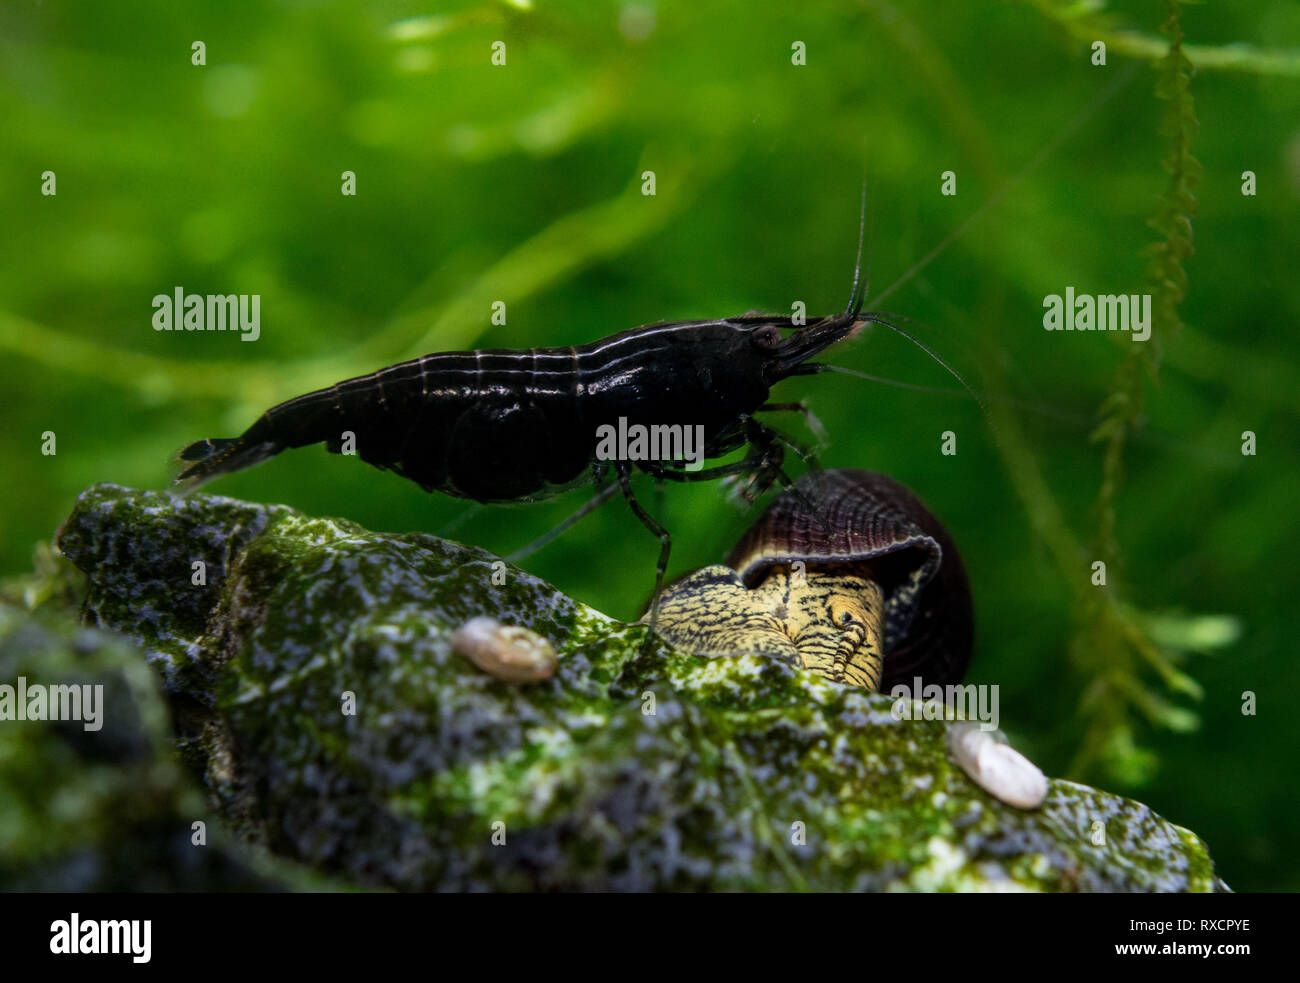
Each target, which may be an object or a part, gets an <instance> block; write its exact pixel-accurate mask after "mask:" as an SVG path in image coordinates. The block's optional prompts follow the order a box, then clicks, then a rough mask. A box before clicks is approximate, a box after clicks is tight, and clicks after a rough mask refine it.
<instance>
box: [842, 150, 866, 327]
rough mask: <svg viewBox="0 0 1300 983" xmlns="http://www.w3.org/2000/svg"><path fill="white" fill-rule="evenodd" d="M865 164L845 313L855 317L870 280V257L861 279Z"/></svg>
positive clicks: (864, 208) (864, 232)
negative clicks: (864, 277)
mask: <svg viewBox="0 0 1300 983" xmlns="http://www.w3.org/2000/svg"><path fill="white" fill-rule="evenodd" d="M866 171H867V165H866V164H865V163H864V164H863V165H862V204H861V205H860V206H859V210H858V258H857V261H856V262H855V263H854V265H853V289H852V290H851V291H849V306H848V308H847V310H846V311H845V313H847V314H848V315H849V316H850V317H855V318H856V317H857V316H858V313H859V312H860V311H861V310H862V305H863V302H864V301H865V300H866V296H867V283H870V282H871V259H870V256H869V255H868V259H867V277H866V281H865V282H864V281H863V279H862V243H863V240H865V239H866V232H867V173H866Z"/></svg>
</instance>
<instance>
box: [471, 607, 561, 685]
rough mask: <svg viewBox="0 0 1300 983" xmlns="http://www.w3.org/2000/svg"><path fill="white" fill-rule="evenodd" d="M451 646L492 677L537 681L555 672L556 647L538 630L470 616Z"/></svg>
mask: <svg viewBox="0 0 1300 983" xmlns="http://www.w3.org/2000/svg"><path fill="white" fill-rule="evenodd" d="M451 648H452V651H453V652H456V653H457V654H458V655H463V656H464V657H465V658H467V659H469V661H470V662H472V663H474V665H476V666H478V667H479V668H480V669H482V670H483V671H484V672H486V673H487V674H488V675H490V676H495V677H496V678H497V679H500V680H504V681H505V682H507V683H536V682H541V681H542V680H543V679H550V678H551V676H553V675H555V669H556V666H557V665H558V660H557V659H556V657H555V648H554V647H553V646H552V645H551V643H550V642H549V641H547V640H546V639H545V638H543V637H542V636H541V635H539V634H537V632H535V631H533V630H531V629H529V628H522V627H519V626H517V625H503V624H501V622H499V621H497V620H496V619H495V618H487V617H478V618H470V619H469V621H467V622H465V623H464V624H463V625H461V626H460V627H459V628H457V629H456V631H455V633H454V634H453V635H452V636H451Z"/></svg>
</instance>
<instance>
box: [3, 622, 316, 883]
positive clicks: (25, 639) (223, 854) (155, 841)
mask: <svg viewBox="0 0 1300 983" xmlns="http://www.w3.org/2000/svg"><path fill="white" fill-rule="evenodd" d="M19 680H22V685H23V686H24V688H25V689H26V691H27V692H28V693H29V694H30V693H32V692H34V691H35V690H36V689H37V688H38V687H39V688H41V692H42V693H48V692H50V691H51V688H53V687H63V688H65V689H64V692H68V690H67V689H66V688H69V687H73V686H76V687H81V688H82V689H81V690H80V693H87V692H89V693H91V694H96V693H97V696H96V697H95V698H93V699H92V700H91V701H90V702H88V703H85V704H81V703H80V702H78V704H76V705H77V706H79V707H80V708H81V710H82V712H83V716H85V717H86V718H88V719H82V720H45V719H23V718H26V717H27V712H26V711H27V709H28V708H31V709H33V711H34V713H39V715H40V716H42V717H44V716H47V715H49V714H48V712H47V711H46V710H36V708H37V707H44V706H45V705H46V704H45V701H43V700H39V699H38V700H36V701H35V703H32V702H29V701H24V710H23V712H21V713H18V712H17V711H16V708H15V707H13V706H12V705H10V707H9V708H8V711H7V712H6V716H9V717H10V719H0V889H4V890H10V891H215V890H277V889H287V888H292V887H305V886H313V885H314V886H318V887H319V886H324V884H323V883H317V881H318V880H319V879H317V878H314V877H312V876H310V874H309V873H308V872H305V871H302V872H295V871H294V870H291V869H290V865H288V864H282V865H281V864H274V863H270V862H269V861H268V859H267V858H265V857H260V856H259V855H258V854H257V853H256V852H253V851H246V850H244V849H243V848H242V847H241V846H240V845H239V844H237V843H235V842H233V841H232V838H231V837H230V836H229V835H227V834H225V833H224V832H223V831H222V829H221V824H220V821H219V820H216V819H215V818H214V816H213V815H212V814H211V811H210V810H209V809H208V808H207V807H206V806H205V804H204V796H203V794H202V792H201V791H200V787H199V785H198V784H197V783H195V782H193V781H191V780H189V779H188V778H187V776H186V775H185V773H184V771H183V769H182V767H181V766H180V763H179V762H178V761H177V759H176V754H175V752H174V749H173V746H172V729H171V725H170V721H169V719H168V712H167V706H166V702H165V700H164V698H163V694H162V692H161V689H160V687H159V684H158V680H157V678H156V674H155V673H154V672H152V671H151V670H150V669H149V667H148V666H147V665H146V664H145V661H144V659H143V658H142V657H141V654H140V652H139V651H138V650H137V649H136V648H135V647H134V646H132V645H131V644H130V643H129V642H128V641H127V640H126V639H124V638H122V637H121V636H117V635H113V634H111V633H108V632H103V631H96V630H91V629H86V628H82V627H81V626H79V625H77V624H76V622H75V621H73V620H72V619H70V618H66V617H60V616H58V615H56V614H50V613H49V612H46V613H45V614H44V615H43V616H42V617H41V618H34V617H31V616H30V615H28V614H27V613H26V612H25V611H23V610H21V609H20V608H18V607H16V606H14V605H12V604H8V603H0V685H5V686H9V687H12V688H13V692H14V695H15V696H16V694H17V692H18V687H19V685H20V684H19ZM84 687H92V689H91V690H89V691H87V690H85V689H84ZM94 687H99V689H98V690H97V691H96V690H95V689H94ZM7 695H9V694H2V695H0V704H3V701H4V697H5V696H7ZM15 702H16V700H15ZM9 711H12V712H9ZM15 716H16V717H17V718H18V719H14V717H15ZM196 822H202V823H203V824H204V830H203V836H202V837H199V836H196V829H195V827H194V823H196ZM199 839H202V841H203V842H196V841H197V840H199ZM280 867H283V869H278V868H280ZM299 875H301V876H299Z"/></svg>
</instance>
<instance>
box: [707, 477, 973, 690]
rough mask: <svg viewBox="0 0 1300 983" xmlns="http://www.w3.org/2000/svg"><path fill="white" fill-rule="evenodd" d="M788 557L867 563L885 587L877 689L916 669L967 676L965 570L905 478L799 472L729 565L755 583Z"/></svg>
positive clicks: (940, 679)
mask: <svg viewBox="0 0 1300 983" xmlns="http://www.w3.org/2000/svg"><path fill="white" fill-rule="evenodd" d="M809 503H812V504H814V505H815V506H816V508H817V510H818V512H819V513H820V521H819V519H818V517H817V516H816V515H814V514H813V513H812V512H811V511H810V510H809ZM823 523H824V525H823ZM795 561H802V562H803V563H805V564H806V565H807V566H808V567H814V566H819V565H831V564H859V563H866V564H868V565H869V566H870V568H871V571H872V574H873V579H875V580H876V581H877V582H878V583H880V584H881V585H882V587H883V588H884V590H885V630H884V641H885V661H884V672H883V675H882V677H881V682H880V689H881V690H882V691H883V692H889V690H890V688H891V687H892V686H894V685H896V684H898V683H906V684H907V685H909V686H910V685H911V684H912V682H913V678H914V677H916V676H920V677H921V679H922V681H923V682H924V683H926V684H930V683H937V684H940V685H944V684H946V683H951V682H956V681H958V680H960V679H961V678H962V676H963V675H964V674H965V672H966V665H967V663H968V662H969V661H970V653H971V645H972V641H973V638H974V613H973V609H972V605H971V596H970V584H969V582H968V580H967V578H966V568H965V566H964V565H963V564H962V561H961V556H960V555H959V554H958V552H957V547H956V545H954V543H953V541H952V538H951V537H950V536H949V535H948V532H947V530H946V529H944V527H943V526H942V525H941V524H940V523H939V520H938V519H936V518H935V517H934V516H933V515H932V514H931V513H930V511H929V510H928V509H927V508H926V507H925V506H924V505H923V504H922V503H921V500H920V499H919V498H917V497H916V495H914V494H913V493H912V491H911V490H910V489H909V488H907V487H906V486H905V485H902V484H900V483H899V482H897V481H895V480H894V479H893V478H890V477H889V476H888V475H883V474H878V473H877V472H875V471H861V470H856V469H851V468H841V469H836V470H829V471H814V472H811V473H809V474H807V475H804V477H802V478H800V479H799V481H797V482H796V483H795V486H794V488H791V489H786V491H784V492H783V493H782V494H781V495H780V496H779V497H778V498H777V499H776V500H775V501H774V502H773V503H772V504H771V505H770V506H769V507H768V509H767V510H766V511H765V512H764V513H763V514H762V515H761V516H760V517H759V518H758V521H757V522H755V523H754V524H753V525H752V526H751V527H750V528H749V530H748V531H747V532H746V533H745V534H744V536H742V537H741V539H740V542H738V543H737V544H736V548H735V549H734V550H732V552H731V555H730V557H728V560H727V563H728V565H729V566H730V567H732V568H733V569H734V570H735V571H736V572H737V573H739V574H740V577H741V579H742V580H743V581H744V582H745V585H746V586H748V587H753V586H754V585H755V584H756V583H758V582H759V581H760V580H761V579H762V577H763V574H764V571H765V570H767V569H768V568H770V567H773V566H777V565H782V566H784V565H788V564H791V563H793V562H795Z"/></svg>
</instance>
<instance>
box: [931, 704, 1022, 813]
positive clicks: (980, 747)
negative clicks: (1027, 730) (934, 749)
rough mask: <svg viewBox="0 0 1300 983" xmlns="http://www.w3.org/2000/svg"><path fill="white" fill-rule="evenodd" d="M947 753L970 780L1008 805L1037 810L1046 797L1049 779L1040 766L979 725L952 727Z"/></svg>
mask: <svg viewBox="0 0 1300 983" xmlns="http://www.w3.org/2000/svg"><path fill="white" fill-rule="evenodd" d="M948 751H949V752H950V753H951V754H952V756H953V758H954V759H955V760H956V761H957V764H959V765H961V770H962V771H964V772H966V774H967V775H969V776H970V779H971V781H973V782H974V783H975V784H976V785H978V786H979V787H980V788H982V789H984V791H986V792H988V793H989V795H991V796H993V797H994V798H996V799H999V800H1000V801H1002V802H1005V803H1006V804H1007V805H1009V806H1015V807H1016V808H1017V809H1037V808H1038V807H1039V806H1041V805H1042V804H1043V801H1044V800H1045V799H1046V798H1047V776H1046V775H1044V774H1043V773H1042V772H1041V771H1040V770H1039V769H1038V766H1037V765H1035V764H1034V763H1033V762H1032V761H1030V760H1029V759H1028V758H1026V757H1025V756H1024V755H1023V754H1021V753H1020V752H1019V751H1017V750H1016V749H1015V748H1013V747H1012V746H1011V745H1010V744H1004V743H1002V742H1001V741H999V740H998V739H997V738H995V737H994V736H993V735H992V734H990V733H989V732H987V731H984V730H981V729H980V728H979V726H978V725H977V724H972V723H968V722H966V721H961V722H958V723H954V724H950V725H949V726H948Z"/></svg>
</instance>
